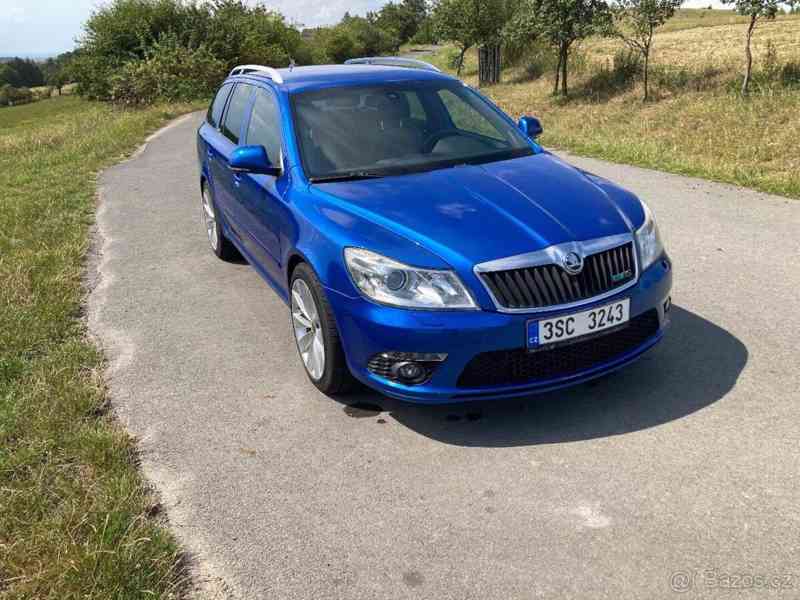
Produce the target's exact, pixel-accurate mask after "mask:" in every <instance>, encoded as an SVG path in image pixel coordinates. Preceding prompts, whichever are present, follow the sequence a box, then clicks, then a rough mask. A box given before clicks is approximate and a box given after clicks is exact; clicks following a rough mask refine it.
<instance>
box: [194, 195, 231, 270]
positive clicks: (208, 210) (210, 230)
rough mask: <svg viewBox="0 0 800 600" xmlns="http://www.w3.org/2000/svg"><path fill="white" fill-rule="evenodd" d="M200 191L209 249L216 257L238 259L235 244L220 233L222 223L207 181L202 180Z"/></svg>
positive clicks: (225, 259) (228, 259) (227, 259)
mask: <svg viewBox="0 0 800 600" xmlns="http://www.w3.org/2000/svg"><path fill="white" fill-rule="evenodd" d="M201 192H202V198H203V225H204V226H205V229H206V235H207V236H208V245H209V246H211V251H212V252H213V253H214V254H216V256H217V258H219V259H221V260H224V261H233V260H236V259H238V258H239V257H240V254H239V251H238V250H237V249H236V246H234V245H233V244H232V243H231V241H230V240H229V239H228V238H226V237H225V234H224V233H222V223H220V222H219V218H218V217H217V214H218V213H217V205H216V203H215V202H214V197H213V196H212V194H211V189H210V188H209V186H208V183H206V182H203V186H202V190H201Z"/></svg>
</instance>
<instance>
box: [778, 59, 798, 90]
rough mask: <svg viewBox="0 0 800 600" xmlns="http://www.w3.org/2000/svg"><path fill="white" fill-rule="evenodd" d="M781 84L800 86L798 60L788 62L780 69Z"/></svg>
mask: <svg viewBox="0 0 800 600" xmlns="http://www.w3.org/2000/svg"><path fill="white" fill-rule="evenodd" d="M781 84H782V85H783V86H784V87H797V86H800V62H794V61H792V62H788V63H786V64H785V65H783V68H782V69H781Z"/></svg>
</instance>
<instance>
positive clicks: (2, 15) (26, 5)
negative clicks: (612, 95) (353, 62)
mask: <svg viewBox="0 0 800 600" xmlns="http://www.w3.org/2000/svg"><path fill="white" fill-rule="evenodd" d="M385 1H386V0H324V1H323V2H321V1H320V0H267V1H266V2H264V3H265V4H266V5H267V6H269V7H270V8H273V9H275V10H278V11H280V12H281V13H283V14H284V15H286V17H287V18H288V19H289V20H290V21H291V22H294V23H297V24H302V25H305V26H306V27H312V26H317V25H329V24H332V23H336V22H337V21H339V19H341V17H342V15H344V13H345V11H350V13H352V14H356V15H363V14H365V13H366V12H367V11H368V10H375V9H378V8H380V7H381V5H383V4H385ZM102 3H103V2H102V0H0V4H2V8H1V9H0V56H16V55H32V56H35V57H37V58H38V57H40V56H42V55H54V54H58V53H60V52H65V51H66V50H71V49H72V48H74V46H75V39H76V38H77V37H78V35H79V34H80V32H81V26H82V25H83V23H84V22H85V21H86V19H87V18H88V17H89V15H90V14H91V12H92V10H93V9H94V8H96V7H98V6H100V5H102ZM708 4H709V0H690V1H689V2H687V3H686V4H685V5H684V6H708ZM711 4H714V5H715V6H718V5H719V2H718V0H714V1H713V2H711Z"/></svg>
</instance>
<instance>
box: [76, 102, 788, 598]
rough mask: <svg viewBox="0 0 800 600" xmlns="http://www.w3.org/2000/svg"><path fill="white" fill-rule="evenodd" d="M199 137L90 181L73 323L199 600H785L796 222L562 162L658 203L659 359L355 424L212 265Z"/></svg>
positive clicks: (726, 190)
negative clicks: (664, 307)
mask: <svg viewBox="0 0 800 600" xmlns="http://www.w3.org/2000/svg"><path fill="white" fill-rule="evenodd" d="M198 123H199V117H198V116H197V115H193V116H192V117H190V118H189V119H185V120H183V121H180V122H179V123H177V124H176V125H174V126H173V127H171V128H170V129H168V130H167V131H164V132H162V133H161V134H160V135H159V136H157V137H156V138H155V139H153V140H151V141H150V143H149V144H148V145H147V147H146V148H145V149H144V150H143V151H142V152H141V153H140V154H139V155H138V156H136V157H135V158H134V159H132V160H130V161H128V162H126V163H123V164H121V165H118V166H116V167H114V168H112V169H110V170H109V171H107V172H106V173H105V174H104V175H103V176H102V178H101V182H100V188H101V200H100V207H99V214H98V229H99V231H98V243H99V247H98V249H97V250H98V254H97V257H96V261H95V262H96V264H95V265H94V269H93V273H94V276H93V277H92V280H93V285H94V291H93V292H92V294H91V297H90V300H89V319H90V326H91V329H92V331H93V332H94V333H95V334H96V335H97V337H98V339H99V340H100V342H101V343H102V345H103V347H104V348H105V350H106V351H107V353H108V356H109V358H110V363H109V378H110V389H111V396H112V401H113V406H114V408H115V410H116V412H117V414H118V415H119V416H120V418H121V419H122V421H123V423H124V424H125V425H126V426H127V427H128V428H129V429H130V431H131V432H132V433H133V434H134V435H135V436H137V437H138V438H139V440H140V444H141V448H142V451H143V465H144V469H145V472H146V475H147V476H148V477H149V478H150V479H151V480H152V481H153V482H154V484H155V485H156V486H157V487H158V489H159V490H160V492H161V494H162V496H163V502H164V506H165V507H166V509H167V510H166V513H167V515H168V516H169V519H170V522H171V524H172V526H173V527H174V529H175V530H176V531H177V533H178V535H179V536H180V538H181V539H182V540H183V542H184V543H185V546H186V547H187V549H188V550H189V552H190V553H191V554H192V555H193V557H194V559H195V563H196V566H197V568H198V572H199V575H198V588H199V589H198V595H199V596H203V597H220V598H227V597H230V598H240V599H247V600H251V599H260V598H264V599H280V600H289V599H295V598H303V599H314V600H322V599H328V598H342V599H347V600H356V599H369V600H375V599H379V598H380V599H383V598H387V599H389V598H390V599H393V600H394V599H402V598H426V599H428V598H431V599H437V600H446V599H454V600H456V599H457V600H467V599H475V600H490V599H500V600H515V599H528V598H539V597H544V598H559V599H562V598H592V599H596V598H610V599H615V600H616V599H621V598H648V599H649V598H668V597H672V596H673V593H674V592H673V587H674V588H679V589H681V588H684V587H691V590H690V591H689V593H688V594H684V597H686V596H689V597H698V596H700V597H711V598H716V597H731V594H732V592H731V591H730V590H727V591H726V590H724V589H719V588H720V587H725V586H726V585H728V586H738V587H744V588H745V589H740V590H737V591H736V593H735V594H733V595H734V596H735V597H736V598H744V597H762V596H765V595H768V596H771V597H787V598H797V597H798V596H800V508H799V506H800V493H799V492H800V455H799V452H798V447H799V444H798V442H800V435H798V431H800V425H799V424H800V405H799V403H798V401H799V400H800V393H799V392H798V389H799V388H800V375H798V373H799V372H800V359H798V354H797V341H798V338H799V337H800V310H798V309H800V302H799V301H798V297H799V295H798V285H800V269H799V268H798V266H797V265H798V262H797V261H798V259H797V257H798V256H800V203H798V202H796V201H791V200H786V199H783V198H778V197H774V196H767V195H764V194H759V193H756V192H752V191H747V190H743V189H739V188H735V187H732V186H727V185H720V184H714V183H709V182H704V181H700V180H696V179H689V178H684V177H677V176H673V175H666V174H662V173H657V172H653V171H647V170H642V169H637V168H632V167H623V166H619V165H613V164H608V163H604V162H600V161H596V160H585V159H577V158H576V159H574V162H575V163H577V164H579V165H580V166H582V167H584V168H587V169H589V170H591V171H594V172H596V173H598V174H601V175H604V176H607V177H609V178H611V179H613V180H615V181H617V182H618V183H621V184H622V185H624V186H627V187H628V188H630V189H632V190H634V191H635V192H637V193H639V194H640V195H641V196H642V197H643V198H645V199H647V200H648V202H649V203H650V204H651V205H652V206H653V207H654V209H655V212H656V214H657V216H658V219H659V222H660V225H661V230H662V233H663V236H664V238H665V240H666V243H667V245H668V248H669V251H670V252H671V255H672V258H673V259H674V263H675V276H676V282H675V289H674V302H675V305H676V306H675V309H674V312H673V325H672V329H671V331H670V333H669V336H668V338H667V339H666V340H665V341H664V343H662V344H661V345H660V346H659V347H658V348H657V349H656V350H654V351H653V352H652V353H650V354H649V355H648V356H647V357H646V358H644V359H643V360H641V361H640V362H639V363H637V364H635V365H634V366H632V367H630V368H628V369H627V370H624V371H622V372H620V373H619V374H617V375H615V376H613V377H611V378H609V379H607V380H603V381H601V382H600V383H593V384H587V385H583V386H580V387H578V388H576V389H573V390H571V391H567V392H558V393H552V394H548V395H545V396H539V397H534V398H531V399H528V400H523V401H520V400H516V401H510V402H496V403H483V404H470V405H461V406H450V407H438V408H430V407H418V406H413V405H406V404H403V403H399V402H395V401H391V400H388V399H386V398H382V397H378V396H374V395H363V396H360V397H357V398H353V399H351V402H360V403H362V405H361V408H353V407H350V406H347V405H345V404H343V403H342V402H338V401H336V400H333V399H330V398H328V397H325V396H323V395H321V394H320V393H318V392H317V391H316V389H315V388H314V387H313V386H312V385H311V384H310V383H309V382H308V381H307V380H306V377H305V375H304V373H303V370H302V367H301V364H300V361H299V359H298V358H297V356H296V351H295V347H294V342H293V340H292V338H291V333H290V329H289V320H288V311H287V309H286V307H285V306H284V305H283V304H282V303H281V302H280V301H279V300H278V298H277V296H275V295H274V294H273V292H272V291H271V290H270V289H269V288H268V287H267V286H266V284H264V283H263V282H262V281H261V280H260V279H259V277H258V276H257V275H256V273H255V272H254V271H253V270H252V269H251V268H249V267H248V266H247V265H246V264H233V265H231V264H225V263H223V262H220V261H218V260H217V259H216V258H215V257H214V256H213V255H212V254H211V252H210V251H209V250H208V248H207V244H206V239H205V232H204V231H203V228H202V226H201V224H200V197H199V194H198V182H197V167H196V165H195V150H194V147H195V146H194V144H195V142H194V134H195V130H196V128H197V125H198ZM674 574H677V575H674ZM684 574H686V577H685V576H684ZM726 576H728V577H727V578H726ZM747 576H762V577H763V576H769V577H772V578H773V579H754V578H748V577H747ZM764 585H769V586H771V587H773V588H776V589H770V590H766V589H764V588H763V586H764ZM681 591H682V589H681Z"/></svg>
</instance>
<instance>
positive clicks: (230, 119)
mask: <svg viewBox="0 0 800 600" xmlns="http://www.w3.org/2000/svg"><path fill="white" fill-rule="evenodd" d="M252 91H253V86H251V85H247V84H244V83H240V84H238V85H237V86H236V87H235V88H234V89H233V94H231V101H230V102H229V103H228V110H227V111H226V112H225V124H224V125H223V126H222V135H224V136H225V137H226V138H228V139H229V140H230V141H232V142H233V143H234V144H238V143H239V132H240V131H241V130H242V120H243V119H244V113H245V111H246V110H247V104H248V102H249V101H250V94H251V93H252Z"/></svg>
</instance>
